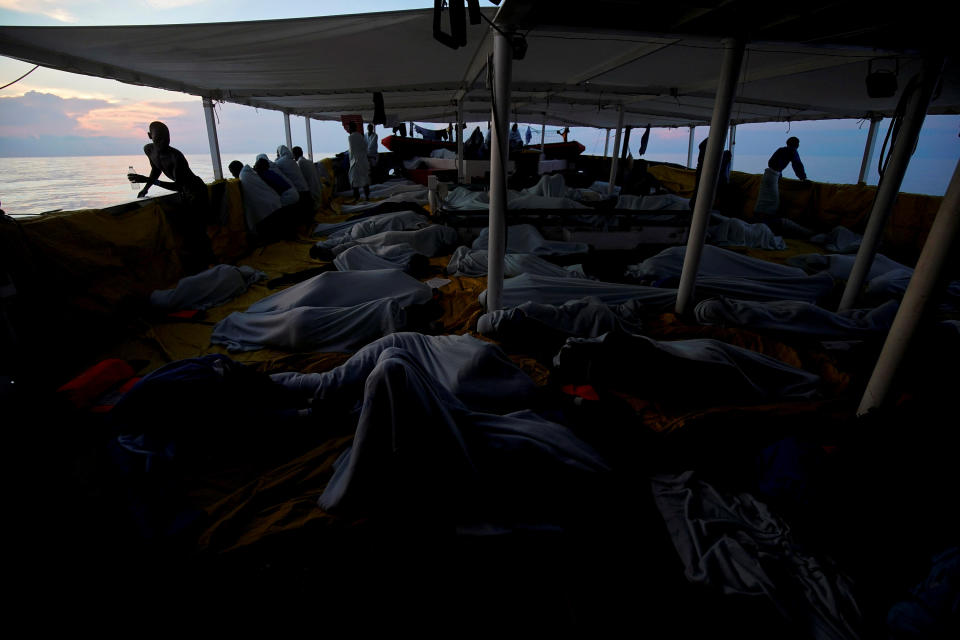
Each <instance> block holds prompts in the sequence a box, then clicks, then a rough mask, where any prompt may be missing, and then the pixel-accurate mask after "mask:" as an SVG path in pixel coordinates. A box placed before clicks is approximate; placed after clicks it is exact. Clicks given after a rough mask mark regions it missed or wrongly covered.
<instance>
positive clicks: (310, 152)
mask: <svg viewBox="0 0 960 640" xmlns="http://www.w3.org/2000/svg"><path fill="white" fill-rule="evenodd" d="M303 119H304V121H306V123H307V157H308V158H310V162H313V136H312V135H311V133H310V117H309V116H304V117H303Z"/></svg>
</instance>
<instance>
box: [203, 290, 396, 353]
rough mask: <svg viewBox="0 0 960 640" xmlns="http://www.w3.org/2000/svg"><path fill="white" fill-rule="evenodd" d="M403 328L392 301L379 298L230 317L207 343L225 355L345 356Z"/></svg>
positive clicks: (219, 324)
mask: <svg viewBox="0 0 960 640" xmlns="http://www.w3.org/2000/svg"><path fill="white" fill-rule="evenodd" d="M405 326H406V314H405V313H404V310H403V309H402V308H401V306H400V305H399V304H398V303H397V301H396V300H392V299H390V298H383V299H379V300H373V301H371V302H366V303H362V304H357V305H354V306H350V307H293V308H291V309H286V310H284V311H273V312H263V313H249V312H247V313H239V312H238V313H231V314H230V315H229V316H227V317H226V318H224V319H223V320H221V321H220V322H218V323H217V324H216V326H214V328H213V332H212V333H211V335H210V343H211V344H220V345H223V346H225V347H226V348H227V349H228V350H230V351H256V350H258V349H264V348H271V349H279V350H281V351H322V352H332V353H350V352H352V351H356V350H357V349H359V348H360V347H362V346H364V345H366V344H368V343H370V342H371V341H373V340H376V339H377V338H379V337H381V336H383V335H385V334H389V333H393V332H394V331H398V330H401V329H403V328H405Z"/></svg>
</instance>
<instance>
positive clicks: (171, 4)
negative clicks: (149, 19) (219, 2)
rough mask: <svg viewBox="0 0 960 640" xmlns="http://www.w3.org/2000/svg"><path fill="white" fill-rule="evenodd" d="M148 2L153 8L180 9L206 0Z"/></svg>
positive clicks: (153, 0)
mask: <svg viewBox="0 0 960 640" xmlns="http://www.w3.org/2000/svg"><path fill="white" fill-rule="evenodd" d="M146 2H147V4H148V5H150V7H151V8H153V9H160V10H164V9H178V8H180V7H186V6H189V5H191V4H201V3H203V2H206V0H146Z"/></svg>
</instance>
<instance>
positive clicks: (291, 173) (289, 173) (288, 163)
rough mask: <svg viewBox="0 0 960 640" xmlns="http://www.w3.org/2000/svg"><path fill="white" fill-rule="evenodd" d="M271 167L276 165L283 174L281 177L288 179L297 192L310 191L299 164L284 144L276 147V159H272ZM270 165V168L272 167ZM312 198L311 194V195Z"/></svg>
mask: <svg viewBox="0 0 960 640" xmlns="http://www.w3.org/2000/svg"><path fill="white" fill-rule="evenodd" d="M273 167H276V168H277V169H279V170H280V172H281V173H282V174H283V177H284V178H286V179H287V180H289V181H290V184H292V185H293V187H294V188H295V189H296V190H297V192H298V193H300V194H304V193H310V184H309V183H308V182H307V179H306V178H305V177H304V176H303V171H301V170H300V165H299V164H297V161H296V159H295V158H294V157H293V152H292V151H290V149H289V148H288V147H287V145H285V144H281V145H280V146H278V147H277V159H276V160H274V161H273ZM273 167H271V168H273ZM311 199H312V196H311Z"/></svg>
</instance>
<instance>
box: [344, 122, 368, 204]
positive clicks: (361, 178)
mask: <svg viewBox="0 0 960 640" xmlns="http://www.w3.org/2000/svg"><path fill="white" fill-rule="evenodd" d="M347 130H348V131H349V132H350V135H348V136H347V141H348V143H349V149H350V170H349V175H350V186H351V187H353V199H354V200H359V199H360V187H363V195H364V197H366V199H367V200H368V201H369V200H370V163H369V162H367V141H366V140H365V139H364V137H363V134H362V133H360V132H359V131H357V123H356V122H351V123H350V124H349V125H348V126H347Z"/></svg>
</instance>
